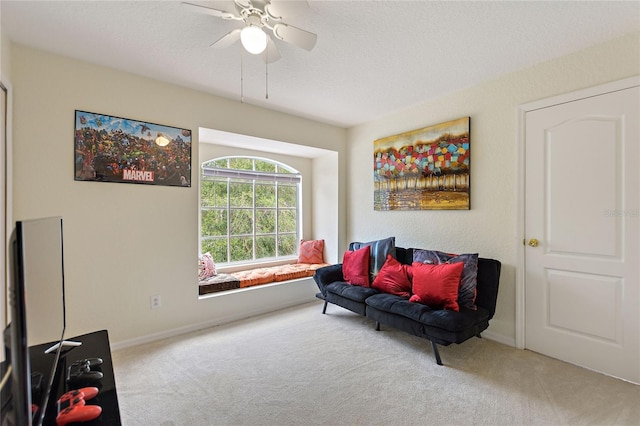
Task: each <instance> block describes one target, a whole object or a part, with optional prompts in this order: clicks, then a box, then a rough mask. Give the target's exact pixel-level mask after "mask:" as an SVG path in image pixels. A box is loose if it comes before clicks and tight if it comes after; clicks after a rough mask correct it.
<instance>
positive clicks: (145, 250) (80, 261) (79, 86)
mask: <svg viewBox="0 0 640 426" xmlns="http://www.w3.org/2000/svg"><path fill="white" fill-rule="evenodd" d="M11 55H12V75H13V76H14V81H13V88H14V95H15V96H14V101H15V102H14V162H13V164H14V175H13V176H14V199H13V214H14V219H16V220H19V219H28V218H35V217H43V216H51V215H61V216H62V217H63V219H64V231H65V235H64V238H65V266H66V270H65V272H66V287H67V308H68V311H67V314H68V333H67V334H68V335H69V336H72V335H77V334H81V333H84V332H90V331H94V330H99V329H108V330H109V333H110V337H111V341H112V344H115V346H118V345H119V344H128V343H134V342H136V341H139V339H144V338H146V337H149V336H151V337H154V336H155V337H159V336H162V335H164V334H165V333H167V332H168V331H171V330H188V329H192V328H194V327H197V326H198V325H207V324H213V323H219V322H224V321H228V320H232V319H235V318H238V317H239V316H241V315H243V314H246V313H252V314H256V313H260V312H265V311H267V310H272V309H276V308H278V307H282V306H288V305H291V304H295V303H300V301H301V300H309V298H310V297H313V296H312V291H313V284H312V283H311V282H310V281H309V282H307V283H306V284H304V283H303V284H302V285H297V286H296V285H290V286H272V287H265V288H261V289H255V291H247V292H243V293H236V294H232V295H227V296H225V297H212V298H207V299H203V300H198V295H197V291H196V289H195V286H196V284H197V267H196V265H197V254H198V246H197V240H198V223H197V221H198V185H197V184H195V182H197V179H196V176H197V172H196V171H194V172H193V174H192V179H193V180H194V185H192V187H191V188H179V187H160V186H145V185H134V184H116V183H97V182H76V181H74V180H73V164H74V163H73V157H74V150H73V127H74V121H73V120H74V118H73V117H74V110H75V109H79V110H85V111H91V112H99V113H104V114H111V115H116V116H121V117H127V118H132V119H138V120H146V121H149V122H154V123H161V124H166V125H171V126H175V127H180V128H187V129H191V130H192V131H193V147H194V148H193V152H192V156H193V159H192V164H193V165H194V166H195V167H196V168H197V165H198V164H199V158H198V149H197V147H198V142H199V141H198V136H197V133H198V132H197V130H198V128H199V127H206V128H210V129H219V130H223V131H226V132H233V133H240V134H246V135H250V136H257V137H261V138H265V139H271V140H277V141H284V142H290V143H296V144H300V145H305V146H311V147H320V148H326V149H329V150H331V151H334V152H337V153H339V154H340V155H339V158H338V170H340V171H341V173H344V167H345V165H344V164H345V163H344V161H345V160H344V157H345V156H344V155H343V153H344V151H345V148H344V147H345V142H346V131H345V130H344V129H341V128H337V127H334V126H329V125H325V124H321V123H317V122H313V121H310V120H306V119H301V118H297V117H294V116H291V115H287V114H282V113H277V112H273V111H269V110H265V109H261V108H256V107H253V106H251V105H248V104H241V103H239V102H235V101H230V100H225V99H222V98H218V97H215V96H210V95H206V94H203V93H200V92H196V91H193V90H188V89H184V88H181V87H178V86H174V85H170V84H166V83H162V82H158V81H154V80H150V79H146V78H143V77H140V76H135V75H131V74H126V73H122V72H118V71H115V70H111V69H107V68H103V67H98V66H94V65H91V64H88V63H83V62H78V61H75V60H71V59H68V58H64V57H61V56H57V55H53V54H49V53H45V52H42V51H38V50H34V49H31V48H27V47H24V46H20V45H15V44H14V45H12V52H11ZM340 191H342V192H344V189H341V190H340ZM341 204H343V205H344V203H341ZM332 208H333V209H334V211H338V215H341V217H339V221H340V222H342V223H344V222H345V217H344V214H345V213H344V212H345V209H344V207H339V206H332ZM338 238H342V237H340V236H339V237H338ZM341 244H342V245H344V242H341ZM155 294H159V295H161V297H162V308H160V309H155V310H151V309H150V307H149V306H150V303H149V297H150V296H151V295H155Z"/></svg>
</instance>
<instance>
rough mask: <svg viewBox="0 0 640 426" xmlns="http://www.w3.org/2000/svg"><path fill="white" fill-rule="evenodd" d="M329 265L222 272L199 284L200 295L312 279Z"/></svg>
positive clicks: (302, 264) (287, 266)
mask: <svg viewBox="0 0 640 426" xmlns="http://www.w3.org/2000/svg"><path fill="white" fill-rule="evenodd" d="M327 265H328V263H316V264H309V263H293V264H292V263H286V264H281V265H278V266H270V267H263V268H254V269H246V270H242V271H239V272H233V273H227V272H224V273H223V272H220V273H219V274H218V275H217V276H215V277H211V278H209V279H208V280H203V281H200V282H199V283H198V294H199V295H200V296H204V295H207V294H215V293H228V292H230V291H237V290H241V289H246V288H251V287H254V286H264V285H269V284H277V283H280V282H284V281H292V280H296V279H302V278H309V277H312V276H313V275H314V274H315V272H316V270H317V269H318V268H321V267H323V266H327Z"/></svg>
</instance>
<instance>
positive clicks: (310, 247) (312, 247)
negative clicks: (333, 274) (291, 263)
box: [298, 240, 324, 263]
mask: <svg viewBox="0 0 640 426" xmlns="http://www.w3.org/2000/svg"><path fill="white" fill-rule="evenodd" d="M323 251H324V240H300V246H299V247H298V263H324V257H323V254H322V253H323Z"/></svg>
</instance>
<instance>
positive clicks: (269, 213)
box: [256, 210, 276, 234]
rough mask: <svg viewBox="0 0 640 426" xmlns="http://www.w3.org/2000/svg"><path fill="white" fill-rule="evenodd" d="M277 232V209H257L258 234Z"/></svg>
mask: <svg viewBox="0 0 640 426" xmlns="http://www.w3.org/2000/svg"><path fill="white" fill-rule="evenodd" d="M275 232H276V211H275V210H256V234H273V233H275Z"/></svg>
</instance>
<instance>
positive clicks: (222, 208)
mask: <svg viewBox="0 0 640 426" xmlns="http://www.w3.org/2000/svg"><path fill="white" fill-rule="evenodd" d="M203 167H205V168H207V169H209V170H208V172H207V173H208V174H210V176H204V172H203V176H202V179H201V185H200V188H201V191H200V192H201V193H200V199H201V203H200V204H201V206H200V213H201V214H200V216H201V222H200V233H201V236H200V240H201V247H200V249H201V252H202V253H206V252H209V253H211V255H212V256H213V258H214V261H215V262H216V263H217V264H225V263H230V262H240V263H244V262H246V263H250V262H252V261H254V260H259V259H274V258H277V257H280V256H285V257H289V256H295V255H296V253H297V249H298V241H299V238H300V236H299V234H298V232H299V223H298V222H299V219H298V214H299V206H298V194H299V190H300V184H299V181H298V180H295V179H294V180H292V182H284V181H283V182H275V181H274V178H273V176H272V174H273V173H277V174H295V175H297V174H298V172H297V171H295V170H294V169H292V168H290V167H289V166H287V165H282V164H279V163H277V162H275V161H270V160H267V159H254V158H249V157H244V158H232V157H224V158H218V159H213V160H209V161H206V162H204V163H203ZM212 169H218V171H216V170H212ZM225 169H229V171H228V172H226V171H225ZM234 170H237V171H238V172H239V173H235V172H234ZM216 173H218V174H217V175H216ZM263 173H264V174H266V176H262V174H263ZM254 244H255V247H254ZM228 253H229V254H228Z"/></svg>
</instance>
